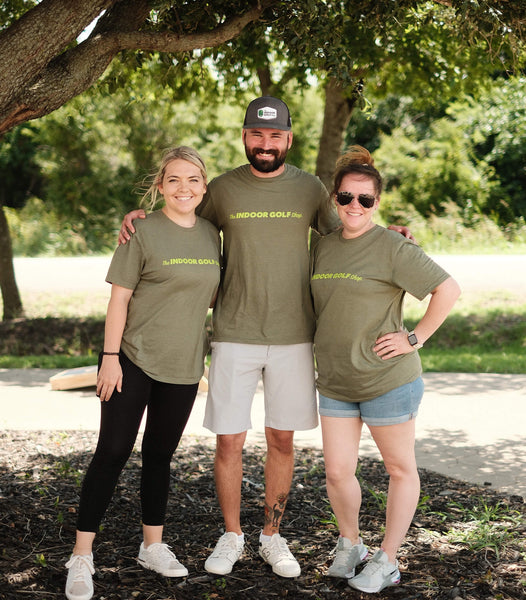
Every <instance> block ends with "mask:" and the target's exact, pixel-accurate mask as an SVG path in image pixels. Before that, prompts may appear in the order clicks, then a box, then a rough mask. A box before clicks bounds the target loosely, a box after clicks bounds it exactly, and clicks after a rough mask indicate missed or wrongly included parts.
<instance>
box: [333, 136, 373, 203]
mask: <svg viewBox="0 0 526 600" xmlns="http://www.w3.org/2000/svg"><path fill="white" fill-rule="evenodd" d="M349 174H357V175H363V176H364V177H367V178H369V179H371V180H372V181H373V183H374V189H375V192H376V194H377V195H379V194H380V193H381V192H382V187H383V182H382V176H381V175H380V173H379V172H378V170H377V169H376V167H375V166H374V159H373V157H372V156H371V153H370V152H369V150H367V149H366V148H364V147H363V146H358V145H355V146H351V147H350V148H349V149H348V150H347V152H345V154H342V155H341V156H340V157H339V158H338V160H337V161H336V168H335V170H334V176H333V187H332V194H337V193H338V191H339V190H340V186H341V183H342V179H343V178H344V177H345V175H349Z"/></svg>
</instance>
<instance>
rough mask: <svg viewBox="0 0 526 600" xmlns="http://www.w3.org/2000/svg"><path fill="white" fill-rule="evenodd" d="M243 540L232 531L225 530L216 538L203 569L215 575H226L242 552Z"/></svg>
mask: <svg viewBox="0 0 526 600" xmlns="http://www.w3.org/2000/svg"><path fill="white" fill-rule="evenodd" d="M243 546H244V544H243V542H240V541H239V536H238V535H237V533H235V532H234V531H227V533H224V534H223V535H222V536H221V537H220V538H219V539H218V540H217V544H216V547H215V548H214V551H213V552H212V554H211V555H210V556H209V557H208V558H207V559H206V562H205V571H208V572H209V573H214V574H215V575H228V574H229V573H231V572H232V567H233V566H234V564H235V563H236V562H237V561H238V560H239V557H240V556H241V555H242V554H243Z"/></svg>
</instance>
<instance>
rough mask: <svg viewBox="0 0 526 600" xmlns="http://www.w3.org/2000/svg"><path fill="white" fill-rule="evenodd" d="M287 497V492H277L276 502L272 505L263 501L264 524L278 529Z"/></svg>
mask: <svg viewBox="0 0 526 600" xmlns="http://www.w3.org/2000/svg"><path fill="white" fill-rule="evenodd" d="M288 498H289V495H288V494H278V497H277V498H276V500H277V502H276V503H275V504H274V506H273V507H271V506H270V505H269V504H267V503H266V502H265V525H270V526H271V527H272V528H274V529H278V527H279V523H280V521H281V518H282V517H283V513H284V512H285V505H286V504H287V500H288Z"/></svg>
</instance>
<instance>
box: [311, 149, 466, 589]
mask: <svg viewBox="0 0 526 600" xmlns="http://www.w3.org/2000/svg"><path fill="white" fill-rule="evenodd" d="M381 191H382V178H381V176H380V173H379V172H378V171H377V169H376V168H375V167H374V166H373V159H372V158H371V155H370V154H369V152H368V151H367V150H366V149H365V148H362V147H361V146H353V147H351V148H350V149H349V151H348V152H347V153H346V154H344V155H343V156H341V157H340V159H339V160H338V162H337V163H336V172H335V176H334V188H333V192H332V196H333V198H334V200H335V203H336V208H337V210H338V214H339V216H340V219H341V222H342V224H343V228H342V229H341V230H340V231H338V232H335V233H333V234H331V235H329V236H327V237H325V238H324V239H322V240H321V241H320V242H319V244H318V245H317V246H316V248H315V250H314V254H313V273H312V278H311V289H312V295H313V299H314V307H315V311H316V335H315V340H314V343H315V352H316V360H317V370H318V378H317V387H318V392H319V411H320V416H321V425H322V434H323V449H324V456H325V468H326V476H327V492H328V495H329V499H330V502H331V506H332V510H333V511H334V514H335V516H336V518H337V521H338V526H339V530H340V537H339V539H338V542H337V544H336V548H335V557H334V561H333V563H332V565H331V566H330V568H329V571H328V575H330V576H333V577H343V578H347V579H348V580H349V585H350V586H351V587H353V588H355V589H358V590H361V591H363V592H369V593H374V592H379V591H380V590H382V589H383V588H385V587H387V586H389V585H394V584H396V583H398V582H399V581H400V572H399V570H398V563H397V560H396V556H397V552H398V549H399V547H400V545H401V544H402V542H403V540H404V537H405V535H406V533H407V530H408V528H409V526H410V524H411V520H412V518H413V515H414V512H415V509H416V506H417V503H418V499H419V495H420V480H419V476H418V471H417V466H416V460H415V452H414V442H415V416H416V414H417V411H418V406H419V404H420V401H421V398H422V394H423V382H422V378H421V372H422V367H421V363H420V358H419V355H418V352H417V350H418V349H419V348H421V347H422V345H423V344H424V343H425V342H426V341H427V340H428V339H429V337H430V336H431V335H432V334H433V333H434V332H435V331H436V330H437V329H438V327H439V326H440V325H441V324H442V323H443V322H444V320H445V319H446V317H447V315H448V313H449V312H450V310H451V308H452V307H453V305H454V303H455V302H456V300H457V298H458V296H459V295H460V288H459V286H458V284H457V282H456V281H455V280H454V279H452V278H451V277H450V276H449V275H448V274H447V273H446V272H445V271H444V270H443V269H442V268H441V267H439V266H438V265H437V264H436V263H434V262H433V261H432V260H431V259H430V258H429V257H428V256H427V255H426V254H425V253H424V252H423V251H422V250H421V249H420V248H419V247H418V246H417V245H415V244H414V243H412V242H411V241H410V240H408V239H406V238H404V237H402V236H401V235H399V234H397V233H395V232H393V231H389V230H388V229H385V228H384V227H381V226H379V225H375V223H374V222H373V216H374V214H375V212H376V211H377V209H378V205H379V203H380V193H381ZM406 292H408V293H410V294H412V295H413V296H415V297H417V298H418V299H420V300H423V299H424V298H425V297H426V296H427V295H428V294H430V295H431V298H430V301H429V304H428V307H427V310H426V312H425V314H424V316H423V317H422V319H421V320H420V322H419V323H418V324H417V325H416V327H415V329H414V331H412V332H408V331H407V330H406V329H405V328H404V323H403V318H402V305H403V299H404V295H405V293H406ZM363 423H365V424H366V425H367V427H368V428H369V430H370V432H371V435H372V437H373V439H374V441H375V443H376V445H377V447H378V449H379V451H380V453H381V455H382V458H383V460H384V464H385V467H386V470H387V472H388V474H389V490H388V495H387V511H386V525H385V533H384V536H383V540H382V543H381V545H380V549H379V550H378V551H377V552H376V553H375V554H374V556H373V557H372V559H371V560H369V561H368V562H367V563H366V565H365V567H364V568H363V569H362V570H361V572H360V573H358V574H357V575H356V576H355V568H356V567H357V566H358V565H359V564H360V563H362V562H363V561H364V560H365V558H366V556H367V554H368V549H367V547H366V546H365V545H364V544H363V542H362V540H361V538H360V537H359V525H358V519H359V510H360V504H361V490H360V485H359V483H358V480H357V478H356V475H355V471H356V467H357V462H358V447H359V443H360V437H361V431H362V425H363Z"/></svg>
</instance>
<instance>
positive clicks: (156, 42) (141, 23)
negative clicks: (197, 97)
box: [0, 0, 526, 134]
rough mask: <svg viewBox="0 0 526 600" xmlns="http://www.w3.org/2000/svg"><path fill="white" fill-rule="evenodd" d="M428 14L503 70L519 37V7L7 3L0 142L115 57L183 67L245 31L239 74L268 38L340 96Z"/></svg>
mask: <svg viewBox="0 0 526 600" xmlns="http://www.w3.org/2000/svg"><path fill="white" fill-rule="evenodd" d="M433 6H437V8H439V7H441V6H446V7H448V8H449V9H450V11H451V18H452V19H453V20H454V22H455V27H456V30H457V32H458V35H459V37H460V38H465V39H466V41H467V42H469V43H479V42H480V41H483V42H484V43H485V44H486V45H487V48H488V49H491V51H492V52H494V53H501V54H502V56H501V58H502V59H503V60H504V59H505V60H506V61H507V62H508V61H509V58H510V56H509V55H510V54H512V53H513V48H514V41H515V40H518V39H522V38H523V35H524V26H525V23H526V3H524V2H523V0H504V1H502V0H499V1H497V0H434V1H432V2H422V1H418V0H397V1H396V2H394V1H393V0H381V1H379V2H370V1H369V0H249V1H245V2H239V1H237V0H215V1H214V2H209V1H207V0H178V1H171V2H170V1H167V0H158V1H156V2H153V1H148V0H96V1H93V2H84V1H83V0H41V1H40V2H38V3H37V2H34V1H24V0H8V1H6V2H4V3H2V9H1V12H0V19H1V22H0V27H1V28H2V30H1V31H0V65H1V67H0V76H1V80H2V86H1V88H0V134H1V133H3V132H5V131H8V130H9V129H11V128H12V127H14V126H15V125H18V124H20V123H23V122H25V121H27V120H30V119H36V118H38V117H41V116H43V115H45V114H48V113H49V112H52V111H53V110H56V109H57V108H58V107H60V106H62V105H63V104H64V103H65V102H67V101H68V100H70V99H71V98H73V97H75V96H77V95H78V94H80V93H81V92H82V91H84V90H86V89H87V88H89V87H90V86H91V85H93V83H94V82H96V81H97V79H98V78H99V77H100V76H101V75H102V74H103V73H104V71H105V70H106V68H107V67H108V65H109V64H110V63H111V61H112V60H113V58H114V57H115V56H116V55H117V54H118V53H120V52H122V51H137V50H143V51H157V52H162V53H171V54H177V55H178V57H179V60H183V62H184V54H185V53H192V51H194V50H200V49H203V48H211V47H219V46H221V45H223V47H224V51H225V52H228V51H230V50H231V47H230V46H228V42H229V41H231V40H234V39H235V38H237V37H238V36H240V34H241V33H242V32H243V31H244V30H246V31H247V33H248V32H251V36H250V37H249V38H247V37H246V36H245V38H244V41H243V46H244V49H245V50H246V46H247V45H249V46H250V53H246V54H245V56H246V57H247V59H246V61H247V62H246V65H245V66H248V67H250V66H251V65H252V66H255V67H256V68H257V67H258V66H259V67H264V66H265V65H264V64H263V61H264V60H265V56H264V50H265V48H263V50H262V47H261V41H262V40H263V39H264V38H262V36H261V34H262V32H263V33H264V32H265V31H267V30H270V31H271V32H272V39H273V40H274V41H273V47H274V50H276V51H278V50H279V52H280V53H281V54H282V55H285V56H286V57H287V60H288V61H289V64H290V65H292V66H293V70H294V75H295V76H296V77H297V76H298V75H299V74H301V73H303V74H304V76H305V74H306V73H307V72H308V71H309V70H310V71H316V70H318V69H323V70H325V71H326V72H327V73H328V75H329V76H330V77H333V78H335V79H336V80H337V81H338V82H339V83H340V84H341V85H342V86H343V88H344V89H345V88H348V87H349V85H351V84H354V81H355V80H356V78H359V77H360V71H361V70H362V69H363V68H364V67H365V68H366V67H367V65H370V64H374V62H375V59H376V56H377V55H378V54H379V53H385V51H386V50H389V49H390V47H391V46H393V43H394V41H395V37H393V36H391V37H389V36H387V37H386V36H384V35H383V33H382V32H383V31H389V30H391V31H395V30H396V29H399V30H400V31H401V30H403V31H404V35H405V36H407V37H408V41H409V42H410V41H411V36H412V35H418V26H417V24H412V25H411V24H409V25H410V26H409V27H407V23H406V21H407V19H408V15H409V14H411V12H413V13H414V14H417V13H418V12H419V11H421V10H422V9H424V13H425V18H426V19H432V18H433V16H432V14H430V11H429V7H433ZM431 13H432V11H431ZM96 19H98V21H97V23H96V26H95V27H94V28H93V30H92V31H91V32H90V33H89V35H88V36H87V37H86V39H84V40H83V41H81V42H80V43H78V42H77V40H78V38H79V36H80V35H81V33H82V32H83V31H85V30H86V29H87V28H88V26H90V25H91V24H92V23H93V22H94V21H95V20H96ZM393 24H394V25H398V27H397V28H395V29H393V27H392V25H393ZM444 25H445V23H444ZM387 26H389V27H387ZM386 27H387V28H386ZM400 31H398V32H396V36H398V34H399V33H400ZM371 41H372V42H373V43H371ZM421 59H422V61H423V62H425V60H426V56H425V54H424V53H421ZM392 60H396V53H395V52H393V56H392Z"/></svg>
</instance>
